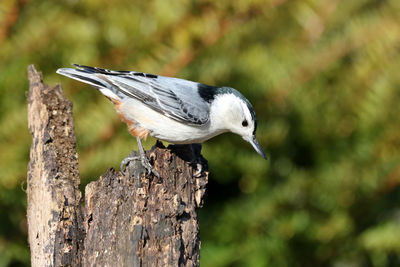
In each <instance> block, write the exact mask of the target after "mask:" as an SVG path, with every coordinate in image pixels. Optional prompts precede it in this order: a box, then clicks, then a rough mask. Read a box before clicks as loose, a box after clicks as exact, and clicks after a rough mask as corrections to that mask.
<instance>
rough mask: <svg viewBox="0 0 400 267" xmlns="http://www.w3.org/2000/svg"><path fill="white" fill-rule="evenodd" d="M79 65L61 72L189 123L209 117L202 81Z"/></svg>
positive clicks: (199, 121) (197, 123)
mask: <svg viewBox="0 0 400 267" xmlns="http://www.w3.org/2000/svg"><path fill="white" fill-rule="evenodd" d="M75 66H77V67H78V69H60V70H59V71H58V73H60V74H63V75H66V76H69V77H71V78H74V79H77V80H80V81H83V82H87V83H89V84H91V85H93V86H95V87H104V88H107V89H110V90H112V91H113V92H114V93H116V94H117V95H118V96H120V97H122V98H125V97H133V98H136V99H138V100H140V101H141V102H143V103H144V104H146V105H147V106H149V107H150V108H152V109H154V110H156V111H158V112H160V113H163V114H164V115H165V116H167V117H170V118H172V119H174V120H177V121H180V122H184V123H186V124H192V125H204V124H206V123H207V122H208V120H209V113H210V104H209V102H207V101H205V100H204V99H203V98H202V97H201V96H200V95H199V91H198V88H199V87H201V86H204V85H202V84H199V83H196V82H191V81H187V80H183V79H178V78H170V77H164V76H157V75H153V74H146V73H142V72H134V71H112V70H106V69H101V68H94V67H88V66H82V65H76V64H75ZM67 72H68V73H67ZM67 74H68V75H67Z"/></svg>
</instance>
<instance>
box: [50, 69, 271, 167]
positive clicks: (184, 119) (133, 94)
mask: <svg viewBox="0 0 400 267" xmlns="http://www.w3.org/2000/svg"><path fill="white" fill-rule="evenodd" d="M74 65H75V66H76V67H77V68H75V69H73V68H61V69H58V70H57V73H59V74H62V75H65V76H67V77H70V78H72V79H75V80H78V81H81V82H84V83H87V84H90V85H92V86H94V87H95V88H97V89H98V90H99V91H100V92H101V93H103V94H104V95H105V96H106V97H107V98H109V99H110V100H111V101H112V102H113V103H114V105H115V108H116V110H117V112H118V113H119V115H120V116H121V118H122V120H123V121H124V122H125V123H126V124H127V125H128V129H129V132H130V133H131V134H132V135H134V136H136V139H137V142H138V146H139V151H140V155H141V160H142V163H143V165H144V166H145V167H146V168H147V169H148V170H149V168H150V169H151V166H150V164H149V162H148V160H147V158H146V157H145V155H144V150H143V146H142V144H141V141H140V139H141V138H146V137H147V136H148V135H150V136H153V137H155V138H157V139H160V140H163V141H167V142H170V143H174V144H192V143H201V142H203V141H206V140H208V139H210V138H212V137H214V136H216V135H218V134H221V133H223V132H228V131H230V132H233V133H235V134H238V135H240V136H242V137H243V139H244V140H246V141H248V142H249V143H250V144H252V146H253V147H254V149H255V150H256V151H257V153H258V154H260V155H261V156H262V157H263V158H265V159H266V156H265V154H264V152H263V150H262V148H261V146H260V145H259V144H258V142H257V139H256V129H257V119H256V114H255V112H254V109H253V107H252V105H251V104H250V102H249V101H248V100H247V99H246V98H245V97H244V96H243V95H242V94H241V93H239V92H238V91H237V90H235V89H233V88H230V87H216V86H209V85H205V84H201V83H197V82H192V81H187V80H183V79H179V78H171V77H165V76H159V75H154V74H147V73H142V72H135V71H112V70H107V69H101V68H95V67H88V66H83V65H78V64H74ZM128 160H129V158H128ZM123 162H124V161H123ZM125 163H126V162H125ZM122 165H123V164H121V169H122Z"/></svg>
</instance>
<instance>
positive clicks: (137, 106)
mask: <svg viewBox="0 0 400 267" xmlns="http://www.w3.org/2000/svg"><path fill="white" fill-rule="evenodd" d="M120 110H121V111H122V112H123V114H124V116H125V117H126V118H127V119H130V120H133V121H135V122H137V123H138V124H139V126H140V127H143V128H145V129H147V130H150V135H151V136H153V137H155V138H157V139H160V140H163V141H167V142H170V143H174V144H191V143H201V142H203V141H205V140H207V139H210V138H211V137H214V136H216V135H218V134H220V133H222V132H224V131H221V130H215V129H213V127H212V126H210V123H207V124H205V125H202V126H194V125H185V124H184V123H181V122H178V121H176V120H174V119H170V118H168V117H166V116H165V115H163V114H161V113H159V112H157V111H155V110H153V109H151V108H149V107H147V106H146V105H144V104H143V103H142V102H140V101H138V100H136V99H132V98H131V99H126V100H123V102H122V106H121V109H120Z"/></svg>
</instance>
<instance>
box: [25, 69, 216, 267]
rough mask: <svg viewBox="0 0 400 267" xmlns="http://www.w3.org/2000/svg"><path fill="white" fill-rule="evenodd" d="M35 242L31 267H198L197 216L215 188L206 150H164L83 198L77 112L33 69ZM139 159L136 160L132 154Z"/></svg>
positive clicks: (31, 210) (31, 221) (106, 177)
mask: <svg viewBox="0 0 400 267" xmlns="http://www.w3.org/2000/svg"><path fill="white" fill-rule="evenodd" d="M28 76H29V81H30V90H29V94H28V121H29V122H28V123H29V129H30V131H31V133H32V146H31V152H30V162H29V166H28V189H27V194H28V211H27V217H28V234H29V244H30V247H31V263H32V266H198V265H199V257H200V256H199V255H200V238H199V227H198V220H197V213H196V209H197V208H200V207H202V205H203V199H204V195H205V190H206V189H205V188H206V184H207V181H208V172H207V162H206V160H205V159H204V158H203V157H202V156H201V154H200V150H201V146H200V145H170V146H168V148H165V147H164V146H163V145H162V143H161V142H157V143H156V145H155V146H154V147H153V148H152V149H151V151H148V152H147V156H148V157H149V158H150V162H151V163H152V165H153V167H154V169H155V170H156V171H157V172H158V173H159V174H160V178H157V177H155V176H153V175H152V174H148V173H147V172H146V170H145V169H144V168H143V167H142V165H141V163H140V161H134V162H131V163H130V164H129V165H128V166H127V169H126V171H125V175H123V174H122V173H121V172H117V171H115V170H114V169H109V170H108V171H107V172H106V173H105V174H103V175H102V176H101V177H100V178H99V179H98V180H97V181H94V182H91V183H90V184H88V185H87V186H86V189H85V192H86V195H85V206H84V207H82V205H81V204H82V203H81V202H82V201H81V192H80V191H79V182H80V180H79V172H78V160H77V154H76V150H75V135H74V128H73V120H72V105H71V103H70V102H69V101H68V100H66V99H65V97H64V94H63V93H62V88H61V86H59V85H57V86H55V87H53V88H51V87H49V86H47V85H45V84H43V82H42V77H41V74H40V73H38V72H37V71H36V70H35V69H34V67H33V66H29V68H28ZM131 154H132V155H131V156H133V155H135V154H136V152H132V153H131Z"/></svg>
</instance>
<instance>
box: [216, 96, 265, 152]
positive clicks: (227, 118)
mask: <svg viewBox="0 0 400 267" xmlns="http://www.w3.org/2000/svg"><path fill="white" fill-rule="evenodd" d="M210 117H211V121H212V122H213V124H214V125H213V127H215V128H217V129H220V130H223V131H225V130H228V131H230V132H233V133H235V134H238V135H240V136H241V137H242V138H243V139H244V140H246V141H247V142H249V143H250V144H251V145H252V146H253V147H254V149H255V150H256V151H257V153H258V154H260V155H261V156H262V157H263V158H265V159H266V158H267V157H266V156H265V154H264V152H263V150H262V148H261V146H260V145H259V144H258V142H257V140H256V136H255V131H254V127H255V122H254V120H253V118H252V116H251V113H250V111H249V108H248V106H247V105H246V103H245V102H244V101H243V100H242V99H240V98H239V97H237V96H235V95H233V94H223V95H220V96H217V97H216V99H215V100H214V102H213V105H212V107H211V110H210Z"/></svg>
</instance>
